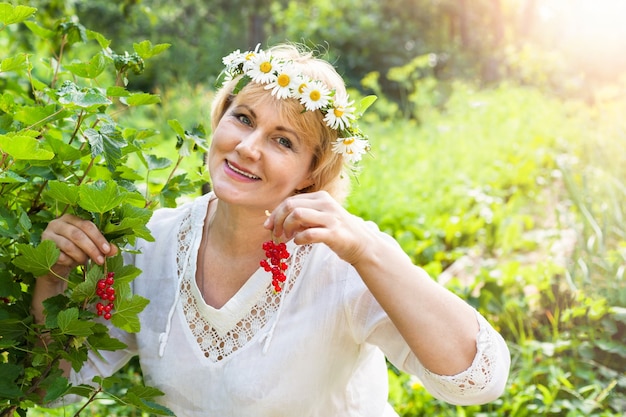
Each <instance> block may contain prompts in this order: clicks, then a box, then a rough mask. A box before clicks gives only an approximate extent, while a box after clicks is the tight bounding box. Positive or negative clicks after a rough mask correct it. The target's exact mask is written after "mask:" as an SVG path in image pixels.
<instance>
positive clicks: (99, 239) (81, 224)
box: [68, 216, 117, 256]
mask: <svg viewBox="0 0 626 417" xmlns="http://www.w3.org/2000/svg"><path fill="white" fill-rule="evenodd" d="M68 222H69V223H71V224H73V225H75V226H76V227H77V228H79V229H80V230H81V231H82V232H83V233H84V234H85V235H86V236H87V237H88V238H89V240H90V241H91V242H93V244H94V245H96V246H97V247H98V249H99V251H100V252H101V254H102V255H103V256H112V255H114V254H115V253H117V248H116V247H115V246H114V245H111V244H110V243H109V242H108V241H107V240H106V239H105V237H104V236H103V235H102V232H100V230H99V229H98V227H97V226H96V225H95V224H94V223H93V222H90V221H89V220H84V219H81V218H78V217H73V216H72V217H71V218H70V219H69V221H68Z"/></svg>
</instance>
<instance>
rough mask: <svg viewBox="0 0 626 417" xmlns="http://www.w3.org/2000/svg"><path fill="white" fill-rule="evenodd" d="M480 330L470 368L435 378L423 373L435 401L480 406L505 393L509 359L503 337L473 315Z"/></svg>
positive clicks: (426, 385) (432, 375)
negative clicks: (435, 398) (440, 400)
mask: <svg viewBox="0 0 626 417" xmlns="http://www.w3.org/2000/svg"><path fill="white" fill-rule="evenodd" d="M476 317H477V319H478V324H479V326H480V329H479V331H478V335H477V337H476V350H477V352H476V356H475V357H474V361H473V362H472V365H471V366H470V367H469V368H468V369H466V370H465V371H463V372H461V373H459V374H456V375H451V376H447V375H438V374H435V373H433V372H430V371H428V370H425V372H424V374H423V376H422V382H423V383H424V386H425V387H426V388H427V389H428V390H429V391H430V392H431V393H432V394H433V395H434V396H435V397H437V398H440V399H442V400H444V401H446V402H449V403H452V404H457V405H470V404H483V403H486V402H490V401H493V400H495V399H496V398H498V397H499V396H500V395H501V394H502V392H503V391H504V387H505V385H506V381H507V378H508V374H509V367H510V364H511V358H510V354H509V350H508V347H507V346H506V343H505V342H504V339H502V336H500V334H499V333H498V332H496V331H495V330H494V329H493V328H492V327H491V325H490V324H489V323H488V322H487V320H485V318H484V317H483V316H482V315H480V314H479V313H478V312H477V313H476Z"/></svg>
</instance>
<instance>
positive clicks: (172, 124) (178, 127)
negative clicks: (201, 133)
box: [167, 119, 185, 136]
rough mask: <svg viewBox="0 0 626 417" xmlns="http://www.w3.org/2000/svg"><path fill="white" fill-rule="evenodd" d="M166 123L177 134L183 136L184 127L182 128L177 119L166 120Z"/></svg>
mask: <svg viewBox="0 0 626 417" xmlns="http://www.w3.org/2000/svg"><path fill="white" fill-rule="evenodd" d="M167 124H168V125H169V126H170V127H171V128H172V130H173V131H174V132H176V134H177V135H179V136H185V129H184V128H183V125H181V124H180V122H179V121H178V120H176V119H172V120H168V121H167Z"/></svg>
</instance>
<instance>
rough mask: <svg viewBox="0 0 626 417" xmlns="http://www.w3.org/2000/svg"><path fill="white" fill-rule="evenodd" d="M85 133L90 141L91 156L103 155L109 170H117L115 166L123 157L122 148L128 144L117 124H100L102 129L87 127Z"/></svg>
mask: <svg viewBox="0 0 626 417" xmlns="http://www.w3.org/2000/svg"><path fill="white" fill-rule="evenodd" d="M84 135H85V137H86V138H87V140H88V141H89V145H90V147H91V156H92V157H93V158H95V157H97V156H98V155H102V156H103V157H104V160H105V161H106V162H107V167H108V168H109V170H110V171H111V172H113V171H115V167H117V165H118V164H119V163H120V158H121V157H122V148H123V147H125V146H126V142H125V141H124V139H123V137H122V134H121V133H120V132H119V131H118V130H117V129H116V126H115V125H114V124H112V123H105V124H103V125H102V126H100V130H96V129H92V128H89V129H86V130H85V132H84Z"/></svg>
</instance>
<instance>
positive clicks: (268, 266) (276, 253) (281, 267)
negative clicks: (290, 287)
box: [261, 240, 289, 292]
mask: <svg viewBox="0 0 626 417" xmlns="http://www.w3.org/2000/svg"><path fill="white" fill-rule="evenodd" d="M263 250H264V251H265V256H267V259H263V260H262V261H261V266H262V267H263V269H265V270H266V271H267V272H271V273H272V285H273V286H274V291H276V292H280V291H281V290H282V284H283V283H284V282H285V280H286V279H287V277H286V276H285V271H286V270H287V264H286V263H284V262H283V259H287V258H289V252H287V245H285V243H284V242H280V243H276V242H274V241H273V240H268V241H267V242H263ZM268 261H269V262H268Z"/></svg>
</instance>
